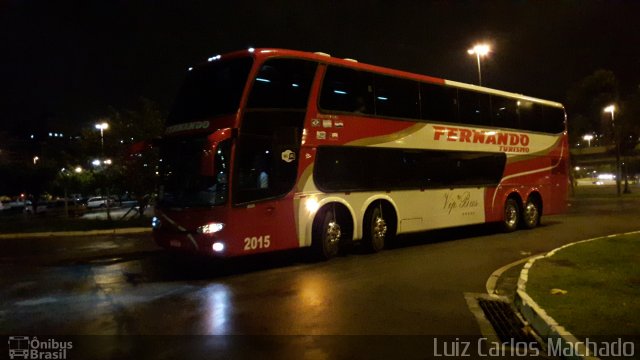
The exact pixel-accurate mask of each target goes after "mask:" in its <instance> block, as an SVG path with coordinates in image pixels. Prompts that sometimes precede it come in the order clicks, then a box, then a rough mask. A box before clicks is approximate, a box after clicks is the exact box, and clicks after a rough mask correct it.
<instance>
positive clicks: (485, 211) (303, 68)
mask: <svg viewBox="0 0 640 360" xmlns="http://www.w3.org/2000/svg"><path fill="white" fill-rule="evenodd" d="M565 118H566V116H565V112H564V109H563V107H562V105H561V104H559V103H556V102H551V101H546V100H541V99H535V98H532V97H528V96H523V95H519V94H514V93H509V92H505V91H498V90H493V89H489V88H484V87H479V86H474V85H468V84H463V83H459V82H454V81H448V80H443V79H438V78H434V77H429V76H423V75H417V74H411V73H407V72H403V71H398V70H392V69H387V68H383V67H378V66H372V65H366V64H362V63H358V62H356V61H355V60H351V59H338V58H334V57H331V56H329V55H327V54H323V53H307V52H299V51H291V50H280V49H249V50H245V51H239V52H234V53H230V54H227V55H217V56H214V57H212V58H210V59H208V61H207V62H206V63H204V64H201V65H199V66H196V67H194V68H190V69H189V72H188V74H187V78H186V81H185V83H184V86H183V88H182V90H181V91H180V93H179V95H178V98H177V100H176V103H175V105H174V109H173V111H172V113H171V114H170V116H169V119H168V125H167V128H166V133H165V135H164V137H163V139H162V140H161V141H160V154H161V163H160V164H161V166H160V176H161V188H160V192H159V199H158V202H157V205H156V209H155V211H156V217H155V218H154V220H153V228H154V231H153V234H154V238H155V240H156V242H157V243H158V244H159V245H161V246H162V247H165V248H167V249H175V250H182V251H188V252H195V253H201V254H208V255H217V256H225V257H226V256H238V255H247V254H255V253H264V252H270V251H276V250H284V249H292V248H300V247H312V248H313V249H314V250H315V251H316V253H317V254H318V255H319V256H320V257H321V258H330V257H332V256H334V255H336V254H337V253H338V251H339V249H340V248H341V247H342V246H343V245H344V244H347V243H349V242H351V241H362V242H363V243H364V245H366V246H367V247H368V248H369V249H370V250H371V251H374V252H375V251H379V250H381V249H382V248H383V247H384V246H385V244H389V243H390V242H391V241H393V240H394V239H395V236H396V235H397V234H404V233H411V232H419V231H425V230H430V229H439V228H446V227H454V226H463V225H470V224H480V223H486V222H501V223H502V225H503V227H504V229H505V230H507V231H513V230H516V229H517V228H533V227H536V226H537V225H538V224H539V223H540V217H541V215H547V214H554V213H559V212H562V211H564V210H565V208H566V197H567V189H568V143H567V133H566V121H565Z"/></svg>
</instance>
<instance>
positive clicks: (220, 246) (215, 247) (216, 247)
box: [211, 242, 224, 252]
mask: <svg viewBox="0 0 640 360" xmlns="http://www.w3.org/2000/svg"><path fill="white" fill-rule="evenodd" d="M211 249H213V251H215V252H221V251H224V244H223V243H221V242H214V243H213V245H211Z"/></svg>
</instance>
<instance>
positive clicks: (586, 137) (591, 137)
mask: <svg viewBox="0 0 640 360" xmlns="http://www.w3.org/2000/svg"><path fill="white" fill-rule="evenodd" d="M582 140H586V141H587V144H589V147H591V140H593V135H590V134H587V135H585V136H583V137H582Z"/></svg>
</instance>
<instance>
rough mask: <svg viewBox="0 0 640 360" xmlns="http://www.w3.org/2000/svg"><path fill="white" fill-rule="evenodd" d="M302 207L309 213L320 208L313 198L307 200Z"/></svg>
mask: <svg viewBox="0 0 640 360" xmlns="http://www.w3.org/2000/svg"><path fill="white" fill-rule="evenodd" d="M304 205H305V207H306V208H307V211H309V212H310V213H314V212H316V211H318V208H319V207H320V203H318V200H316V199H315V198H309V199H307V201H306V202H305V203H304Z"/></svg>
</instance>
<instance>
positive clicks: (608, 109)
mask: <svg viewBox="0 0 640 360" xmlns="http://www.w3.org/2000/svg"><path fill="white" fill-rule="evenodd" d="M604 112H606V113H610V114H611V128H612V129H613V143H614V144H615V147H616V187H617V191H618V196H620V193H621V191H620V178H621V172H620V141H618V132H617V131H616V115H615V113H616V106H615V105H609V106H607V107H606V108H604Z"/></svg>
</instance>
